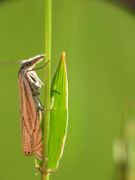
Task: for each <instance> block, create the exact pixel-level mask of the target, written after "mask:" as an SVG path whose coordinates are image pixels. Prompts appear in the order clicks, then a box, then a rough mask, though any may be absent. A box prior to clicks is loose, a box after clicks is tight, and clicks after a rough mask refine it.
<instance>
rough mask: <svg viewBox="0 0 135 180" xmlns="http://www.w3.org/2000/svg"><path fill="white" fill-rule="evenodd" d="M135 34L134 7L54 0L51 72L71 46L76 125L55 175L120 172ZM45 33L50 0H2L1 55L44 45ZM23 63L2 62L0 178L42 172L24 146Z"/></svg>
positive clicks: (32, 51) (54, 179)
mask: <svg viewBox="0 0 135 180" xmlns="http://www.w3.org/2000/svg"><path fill="white" fill-rule="evenodd" d="M134 34H135V19H134V16H133V14H132V13H130V11H126V10H125V9H123V8H121V7H120V6H116V4H113V3H110V2H109V1H108V2H107V1H101V0H98V1H96V0H95V1H94V0H93V1H92V0H64V1H62V0H53V29H52V74H53V73H54V71H55V68H56V66H57V63H58V61H59V58H60V55H61V52H62V51H63V50H65V51H66V55H67V64H68V76H69V128H68V136H67V141H66V147H65V150H64V155H63V157H62V159H61V161H60V166H59V169H58V171H57V173H55V174H53V175H52V176H51V180H82V179H83V180H89V179H92V180H114V179H118V176H117V173H118V170H117V169H116V168H117V165H115V162H114V159H113V144H114V142H115V140H116V139H117V138H119V137H120V136H121V134H122V132H123V131H124V130H123V121H124V120H123V119H125V117H123V116H124V115H123V114H125V110H124V109H125V104H126V103H127V99H128V98H129V97H130V99H132V101H134V100H135V35H134ZM44 41H45V37H44V0H7V1H6V0H5V1H4V0H3V1H0V60H1V61H7V60H17V59H24V58H28V57H32V56H34V55H36V54H39V53H44V49H45V48H44ZM18 68H19V65H12V66H8V67H6V68H0V180H7V179H14V180H17V179H19V180H24V179H25V180H34V179H35V180H36V179H39V176H35V175H34V174H35V169H34V160H33V158H27V157H25V156H24V155H23V153H22V147H21V133H20V130H21V129H20V117H19V97H18V84H17V83H18V82H17V72H18ZM38 74H40V77H41V79H43V72H42V71H40V72H38ZM42 92H43V90H42ZM42 102H43V95H42ZM132 112H133V113H132V114H135V113H134V105H133V106H132ZM125 116H127V117H128V116H130V115H125ZM131 116H132V115H131ZM122 180H124V179H122ZM132 180H134V178H132Z"/></svg>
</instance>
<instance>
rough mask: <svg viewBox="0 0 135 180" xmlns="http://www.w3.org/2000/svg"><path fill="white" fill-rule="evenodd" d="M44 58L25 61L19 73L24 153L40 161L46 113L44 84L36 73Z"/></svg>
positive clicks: (39, 57)
mask: <svg viewBox="0 0 135 180" xmlns="http://www.w3.org/2000/svg"><path fill="white" fill-rule="evenodd" d="M43 58H44V55H37V56H35V57H32V58H30V59H27V60H23V61H22V62H21V66H20V69H19V72H18V84H19V97H20V115H21V128H22V142H23V151H24V154H25V155H26V156H31V155H34V156H35V157H36V158H37V159H39V160H41V159H42V150H43V147H42V146H43V142H42V131H41V126H40V122H41V119H42V113H43V111H44V107H43V106H42V104H41V102H40V100H39V95H40V92H39V91H40V88H41V87H42V85H43V82H42V81H41V80H40V79H39V77H38V75H37V73H36V72H35V66H36V64H37V63H39V62H41V61H42V60H43Z"/></svg>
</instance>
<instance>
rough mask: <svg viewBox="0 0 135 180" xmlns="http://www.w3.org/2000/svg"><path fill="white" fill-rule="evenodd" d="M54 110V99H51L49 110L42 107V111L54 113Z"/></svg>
mask: <svg viewBox="0 0 135 180" xmlns="http://www.w3.org/2000/svg"><path fill="white" fill-rule="evenodd" d="M54 110H55V108H54V97H52V99H51V106H50V108H49V109H47V108H45V107H44V111H54Z"/></svg>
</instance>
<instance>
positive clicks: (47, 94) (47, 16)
mask: <svg viewBox="0 0 135 180" xmlns="http://www.w3.org/2000/svg"><path fill="white" fill-rule="evenodd" d="M51 1H52V0H45V54H46V56H45V58H46V62H47V61H48V60H49V63H48V65H47V66H46V67H45V108H46V109H50V86H51V24H52V17H51V16H52V2H51ZM49 126H50V111H46V112H45V117H44V122H43V163H42V167H43V171H46V170H47V157H48V139H49V128H50V127H49ZM42 180H49V174H47V175H44V174H42Z"/></svg>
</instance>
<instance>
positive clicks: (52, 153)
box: [48, 52, 68, 170]
mask: <svg viewBox="0 0 135 180" xmlns="http://www.w3.org/2000/svg"><path fill="white" fill-rule="evenodd" d="M51 98H52V100H54V110H53V111H52V112H51V115H50V135H49V143H48V170H54V169H57V168H58V165H59V160H60V158H61V156H62V153H63V149H64V144H65V139H66V134H67V125H68V81H67V68H66V60H65V53H64V52H63V53H62V57H61V60H60V63H59V65H58V68H57V70H56V73H55V75H54V78H53V81H52V86H51Z"/></svg>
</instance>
